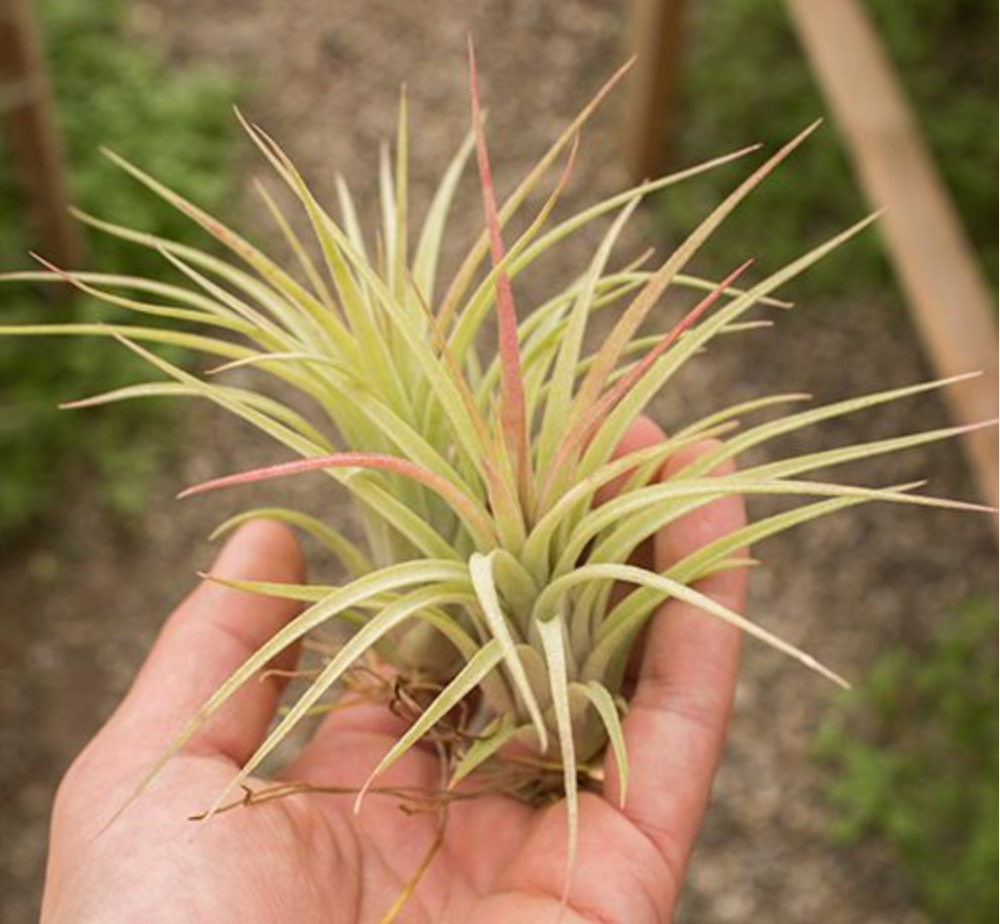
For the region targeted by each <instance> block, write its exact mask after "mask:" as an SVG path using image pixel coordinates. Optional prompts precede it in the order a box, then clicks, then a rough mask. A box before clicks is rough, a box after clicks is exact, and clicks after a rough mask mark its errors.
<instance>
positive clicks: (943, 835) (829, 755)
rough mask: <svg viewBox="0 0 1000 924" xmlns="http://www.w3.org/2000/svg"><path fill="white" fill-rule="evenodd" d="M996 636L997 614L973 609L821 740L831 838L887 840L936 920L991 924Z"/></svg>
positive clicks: (875, 678)
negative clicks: (833, 815) (832, 812)
mask: <svg viewBox="0 0 1000 924" xmlns="http://www.w3.org/2000/svg"><path fill="white" fill-rule="evenodd" d="M995 638H996V606H995V604H994V603H992V602H990V601H988V600H976V601H971V602H970V603H968V604H967V605H966V607H965V608H964V609H963V610H962V611H961V612H960V613H959V616H958V618H957V619H956V620H955V622H954V623H953V624H952V625H950V626H949V627H948V628H947V629H946V630H945V631H943V632H941V633H940V635H939V636H938V637H937V638H936V639H935V640H934V641H933V643H932V645H931V647H930V650H929V651H928V652H926V653H922V654H919V655H918V654H917V653H915V652H912V651H909V650H906V649H896V650H895V651H892V652H890V653H889V654H887V655H886V656H885V657H883V658H882V659H881V660H880V661H879V662H878V663H877V665H876V667H875V669H874V670H873V671H872V673H871V676H870V677H869V679H868V681H867V683H866V684H865V686H864V688H863V689H862V690H861V693H860V696H855V697H851V698H850V699H849V700H845V701H844V702H843V703H842V704H841V708H840V709H838V711H837V714H836V715H835V716H834V717H833V718H832V719H830V720H829V721H828V723H827V724H826V726H825V727H824V728H823V730H822V731H821V732H820V735H819V738H818V740H817V749H818V752H819V754H820V755H821V756H822V757H823V758H825V759H826V760H828V761H830V762H831V763H832V764H833V765H834V766H835V767H836V768H837V771H838V775H837V779H836V781H835V782H834V783H833V785H832V787H831V790H830V797H831V799H832V800H833V803H834V805H835V806H836V807H837V809H838V811H839V813H840V815H839V817H838V819H837V822H836V825H835V827H834V829H833V832H832V833H833V835H834V837H835V838H836V839H837V840H838V841H839V842H840V843H843V844H852V843H855V842H856V841H857V840H858V839H859V838H860V837H862V836H863V835H865V834H867V833H874V834H876V835H878V836H880V837H883V838H885V840H886V841H888V843H889V844H891V845H892V847H893V848H894V849H895V850H896V851H897V852H898V853H899V856H900V857H901V858H902V860H903V861H904V863H905V865H906V867H907V869H908V870H909V873H910V876H911V878H912V881H913V886H914V888H915V890H916V891H917V893H918V894H919V895H920V897H921V899H922V901H923V903H924V905H925V907H926V909H927V911H928V912H929V913H930V914H931V915H932V916H933V917H934V919H935V920H945V921H965V922H968V924H977V922H984V924H985V922H992V921H994V920H995V918H994V917H993V915H994V914H995V913H996V907H997V898H998V896H997V879H996V868H997V857H998V853H997V829H996V817H997V772H998V765H997V652H996V644H995Z"/></svg>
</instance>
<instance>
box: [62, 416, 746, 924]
mask: <svg viewBox="0 0 1000 924" xmlns="http://www.w3.org/2000/svg"><path fill="white" fill-rule="evenodd" d="M659 438H662V435H661V434H659V432H658V431H656V430H655V428H654V427H653V426H652V425H651V424H649V423H648V422H645V421H643V422H640V423H639V424H637V425H636V426H635V427H634V428H633V430H632V431H631V432H630V434H629V436H628V437H627V439H626V443H625V444H623V447H622V450H623V451H626V450H628V449H633V448H637V447H638V446H639V445H642V444H646V443H649V442H653V441H655V440H656V439H659ZM692 451H698V450H697V449H695V450H692ZM702 451H704V448H703V447H702ZM685 461H686V460H684V459H680V458H678V459H674V460H673V462H672V463H670V464H671V465H678V466H679V465H682V464H684V462H685ZM742 516H743V513H742V506H741V504H740V502H739V501H738V500H736V499H726V500H721V501H717V502H716V503H714V504H711V505H708V506H706V507H704V508H703V509H702V510H700V511H698V512H697V513H694V514H691V515H689V516H688V517H686V518H685V519H684V520H682V521H679V522H678V523H677V524H676V525H674V526H673V527H672V528H671V529H670V530H669V531H668V532H665V533H663V534H661V535H660V536H659V537H657V542H656V549H655V556H656V564H657V566H658V567H659V568H660V569H661V570H662V569H664V568H666V567H667V566H668V565H669V563H670V562H671V561H673V560H676V559H677V558H679V557H682V556H683V555H684V554H686V553H687V552H689V551H691V550H692V549H693V548H696V547H698V546H700V545H703V544H704V543H706V542H708V541H711V539H713V538H715V537H717V536H718V535H720V534H723V533H726V532H730V531H732V530H733V529H736V528H737V527H738V526H739V525H740V524H741V522H742ZM215 571H216V573H219V574H223V575H228V576H233V577H236V576H238V577H253V578H254V579H256V580H268V581H300V580H301V579H302V561H301V556H300V554H299V551H298V547H297V545H296V543H295V540H294V539H293V538H292V536H291V535H290V534H289V533H288V532H287V531H286V530H285V529H284V528H283V527H281V526H279V525H277V524H274V523H267V522H258V523H254V524H250V525H248V526H247V527H244V529H243V530H241V531H240V532H239V533H238V534H237V535H236V536H235V537H234V538H233V539H232V540H231V541H230V543H229V544H228V545H227V547H226V548H225V549H224V551H223V553H222V555H221V556H220V559H219V561H218V562H217V563H216V567H215ZM701 589H702V590H703V591H704V592H706V593H708V594H710V595H711V596H713V597H715V598H716V599H718V600H719V601H720V602H721V603H723V604H725V605H726V606H729V607H733V608H736V609H739V608H740V607H741V605H742V602H743V601H742V597H743V594H744V581H743V579H742V577H741V576H740V575H739V573H737V572H729V573H722V574H717V575H715V576H712V577H710V578H707V579H706V580H705V581H704V582H703V584H702V586H701ZM293 613H294V609H293V608H292V606H291V605H290V604H289V603H288V602H287V601H281V600H276V599H270V598H263V597H255V596H248V595H245V594H242V593H240V592H238V591H235V590H230V589H226V588H223V587H221V586H219V585H214V584H210V583H207V584H203V585H202V586H201V587H200V588H198V589H197V590H196V591H195V592H194V593H193V594H192V595H191V596H190V597H189V598H188V599H187V600H186V601H185V602H184V603H183V604H182V605H181V606H180V607H179V608H178V610H177V611H176V612H175V614H174V615H173V616H172V617H171V619H170V620H169V621H168V623H167V625H166V626H165V628H164V630H163V632H162V634H161V637H160V639H159V640H158V642H157V644H156V646H155V648H154V650H153V652H152V653H151V654H150V656H149V658H148V660H147V662H146V664H145V665H144V666H143V668H142V670H141V671H140V674H139V676H138V678H137V679H136V682H135V684H134V686H133V688H132V690H131V691H130V693H129V695H128V697H127V698H126V700H125V701H124V703H123V704H122V706H121V707H120V708H119V710H118V711H117V712H116V713H115V715H114V716H113V717H112V719H111V720H110V721H109V722H108V724H107V725H106V726H105V727H104V728H103V729H102V730H101V731H100V733H99V734H98V735H97V737H96V738H95V739H94V740H93V741H92V742H91V744H90V745H89V746H88V748H87V749H86V750H85V751H84V752H83V754H82V755H81V756H80V757H79V758H78V760H77V761H76V762H75V763H74V765H73V767H72V768H71V769H70V771H69V772H68V773H67V775H66V778H65V779H64V781H63V784H62V786H61V788H60V791H59V795H58V797H57V800H56V808H55V811H54V817H53V829H52V842H51V849H50V856H49V867H48V874H47V882H46V891H45V897H44V903H43V912H42V921H43V922H44V924H70V922H72V924H89V922H98V921H99V922H101V924H118V922H132V921H136V922H139V921H141V922H144V924H158V922H168V921H169V922H181V921H183V922H204V924H227V922H230V921H232V922H241V924H243V922H255V924H256V922H260V924H269V922H282V924H284V922H288V921H295V922H297V924H312V922H317V924H318V922H322V924H377V922H379V921H382V920H383V919H385V918H386V915H388V914H389V913H390V912H391V911H392V910H393V909H394V905H395V903H397V902H398V901H399V899H400V897H401V895H402V894H403V893H404V891H405V888H406V885H407V883H408V882H409V881H410V880H411V879H412V877H413V876H414V874H415V873H416V872H417V870H418V869H419V868H420V867H421V864H422V862H423V861H424V860H425V858H426V857H427V856H428V853H429V851H430V850H431V848H432V846H433V845H434V844H435V842H436V839H437V838H438V835H439V832H440V831H441V823H440V816H439V815H438V814H437V813H433V812H427V813H418V814H412V813H406V812H404V811H402V810H401V808H400V804H399V799H398V798H395V797H392V796H389V795H380V794H378V793H373V794H371V795H370V796H369V797H368V798H367V799H366V801H365V803H364V805H363V807H362V810H361V812H360V814H359V815H355V814H354V813H353V799H352V798H351V797H349V796H344V795H337V794H334V793H328V792H327V793H324V792H309V793H302V794H297V795H289V796H286V797H284V798H281V799H275V800H273V801H270V802H267V803H266V804H260V805H256V806H253V807H251V808H247V809H242V808H241V809H237V810H234V811H231V812H227V813H225V814H222V815H219V816H217V817H215V818H213V819H211V820H210V821H209V822H207V823H204V824H193V823H192V822H190V821H188V820H187V819H188V816H189V815H190V814H191V813H192V812H194V811H197V810H198V809H202V808H204V807H205V806H206V805H209V804H211V803H212V802H213V801H214V800H215V798H216V797H217V796H218V794H219V792H220V791H221V790H222V789H223V788H224V787H225V785H226V784H227V783H228V782H229V780H230V779H231V778H232V776H233V774H234V773H235V771H236V768H237V767H238V766H239V765H240V763H241V762H242V761H244V760H245V759H246V758H247V757H248V756H249V755H250V754H251V753H252V752H253V750H254V749H255V747H256V745H257V744H258V743H259V741H260V739H261V738H262V736H263V734H264V732H265V730H266V728H267V725H268V723H269V722H270V720H271V718H272V717H273V714H274V710H275V706H276V702H277V697H278V696H279V694H280V685H279V681H278V680H276V679H274V678H271V679H268V680H266V681H264V682H262V683H260V684H248V685H247V686H246V687H245V688H244V689H243V690H241V691H240V692H239V693H238V694H237V695H236V696H235V697H234V699H233V700H232V702H231V703H230V706H229V708H228V710H227V711H226V712H224V713H223V714H221V715H219V716H216V717H215V719H214V720H213V721H211V722H210V723H209V724H208V725H206V726H205V727H204V728H203V729H202V731H201V732H199V734H198V735H196V736H195V738H193V739H192V740H191V741H190V742H189V744H188V745H187V746H186V747H185V749H184V751H183V752H182V754H181V755H179V756H178V757H177V758H175V759H174V760H173V761H171V762H170V763H169V764H168V765H167V767H166V768H165V769H164V771H163V772H162V773H161V775H160V776H159V777H157V779H156V780H155V781H154V783H153V784H152V786H151V787H150V788H149V790H148V791H147V792H146V793H144V794H143V795H142V796H141V797H140V798H139V799H138V800H137V801H136V802H135V803H133V804H132V805H131V806H130V807H129V809H128V810H127V811H126V812H125V814H123V815H122V816H121V817H119V818H118V819H117V820H116V821H115V822H114V823H113V824H112V825H111V826H110V827H108V828H106V829H104V826H105V823H106V821H107V818H108V813H109V811H111V810H113V809H114V808H115V807H117V806H119V805H120V804H121V802H122V800H123V799H124V798H125V797H126V796H127V794H128V793H129V791H130V789H131V787H132V786H133V785H134V784H135V780H136V779H137V777H139V776H140V775H141V774H142V772H143V771H144V770H145V769H146V768H147V767H148V766H149V764H150V763H151V761H153V760H154V759H155V758H156V757H157V756H158V754H159V753H160V751H161V750H162V748H163V747H164V744H165V742H166V741H167V740H168V739H169V737H170V735H171V734H172V733H173V732H174V731H175V730H176V729H177V728H178V727H179V726H180V725H181V724H183V722H184V721H185V720H186V719H187V718H188V717H189V716H190V714H191V713H192V712H193V711H195V710H196V709H197V707H198V706H199V705H200V704H201V702H202V701H203V700H204V699H206V698H207V696H208V695H209V694H210V693H211V692H212V691H213V690H214V689H215V687H216V686H218V684H219V683H220V682H221V681H222V680H223V679H224V678H225V677H226V676H227V675H228V674H229V673H230V672H231V671H232V670H233V669H234V668H235V667H236V666H238V664H239V663H241V662H242V661H243V660H244V659H245V658H246V656H247V655H249V653H250V652H251V651H252V650H253V649H255V648H256V647H258V646H259V645H260V643H261V642H263V641H264V640H265V639H266V638H268V637H269V636H270V635H271V634H273V632H274V631H275V630H276V629H277V628H278V627H279V626H280V625H281V624H283V623H284V622H285V621H287V620H288V619H289V618H291V616H292V615H293ZM738 650H739V636H738V633H737V632H736V630H734V629H732V628H731V627H729V626H727V625H724V624H721V623H719V622H717V621H715V620H713V619H712V617H710V616H706V615H704V614H702V613H700V612H698V611H696V610H693V609H691V608H690V607H688V606H687V605H684V604H680V603H678V602H677V601H673V602H671V603H669V604H667V605H666V606H665V607H663V608H662V610H661V611H660V613H658V614H657V616H656V618H655V619H654V621H653V624H652V626H651V630H650V634H649V637H648V639H647V641H646V645H645V650H644V654H643V657H642V662H641V665H639V667H638V669H637V679H636V688H635V693H634V695H633V697H632V700H631V707H630V711H629V714H628V716H627V717H626V719H625V721H624V731H625V736H626V743H627V746H628V751H629V756H630V765H631V779H630V785H629V791H628V800H627V803H626V805H625V807H624V809H621V808H620V807H619V804H618V796H617V780H616V775H615V770H614V762H613V761H610V763H609V765H608V767H607V773H606V776H607V782H606V790H607V791H606V793H605V794H604V795H603V796H600V795H596V794H586V795H584V796H583V798H582V799H581V805H580V841H579V847H578V854H577V860H576V863H575V866H574V869H573V873H572V878H571V880H570V889H569V896H568V902H567V905H566V907H563V905H562V896H563V891H564V886H565V883H566V823H565V811H564V807H563V806H562V805H561V804H556V805H552V806H550V807H547V808H543V809H537V810H536V809H532V808H530V807H528V806H526V805H524V804H522V803H519V802H517V801H515V800H513V799H510V798H507V797H502V796H484V797H480V798H477V799H474V800H469V801H459V802H455V803H453V804H452V805H451V806H450V807H449V809H448V814H447V825H446V826H445V828H444V839H443V842H442V843H441V844H440V847H439V849H438V850H437V851H436V853H435V854H434V857H433V861H432V862H431V863H430V865H429V867H428V868H427V870H426V872H425V873H424V875H423V876H422V877H421V878H420V882H419V885H418V887H417V888H416V890H415V892H414V894H413V895H412V896H411V897H410V898H409V899H408V900H407V901H406V902H405V904H404V905H403V907H402V909H401V910H400V911H399V914H398V917H396V918H395V920H397V921H399V922H434V924H446V922H448V924H450V922H465V921H476V922H484V924H492V922H515V921H516V922H524V924H535V922H553V924H555V922H556V921H561V922H565V924H581V922H591V924H595V922H600V924H656V922H665V921H668V920H669V919H670V917H671V915H672V912H673V908H674V905H675V902H676V899H677V897H678V893H679V890H680V885H681V881H682V878H683V874H684V869H685V865H686V862H687V858H688V855H689V853H690V850H691V847H692V844H693V842H694V839H695V836H696V834H697V830H698V827H699V825H700V822H701V817H702V813H703V811H704V807H705V803H706V801H707V798H708V794H709V791H710V788H711V782H712V777H713V775H714V771H715V766H716V763H717V760H718V756H719V753H720V750H721V747H722V742H723V738H724V734H725V726H726V722H727V719H728V715H729V710H730V706H731V702H732V696H733V687H734V682H735V674H736V664H737V659H738ZM399 721H400V720H398V719H396V718H395V717H394V716H392V715H391V714H390V713H388V712H387V711H386V710H385V709H384V708H380V707H377V706H358V707H356V708H353V709H349V710H344V711H342V712H335V713H333V714H331V715H330V716H329V717H328V718H327V719H326V720H325V721H324V722H323V724H322V725H321V726H320V728H319V730H318V731H317V733H316V734H315V735H314V737H313V739H312V740H311V741H310V742H309V744H308V745H307V746H306V747H305V749H304V750H303V751H302V753H301V754H300V755H299V756H298V757H297V758H296V759H295V760H294V761H293V762H292V763H291V764H290V765H289V766H288V767H287V768H286V769H285V770H284V771H283V772H282V774H280V779H283V780H287V781H296V782H300V781H301V782H308V783H311V784H314V785H315V786H317V787H323V788H335V787H343V788H352V787H356V786H357V785H358V784H359V783H360V782H362V781H363V780H364V779H366V778H367V776H368V774H369V773H370V772H371V769H372V768H373V767H374V766H375V764H376V763H377V762H378V760H379V759H380V758H381V757H382V756H383V755H384V754H385V752H386V751H387V750H388V749H389V747H390V745H391V744H392V742H393V741H394V740H395V738H396V737H397V735H398V731H399V727H400V726H399V724H398V723H399ZM272 782H273V781H272ZM381 783H383V784H385V785H387V786H414V787H420V788H423V789H428V790H433V789H436V788H438V787H439V785H440V769H439V764H438V760H437V757H436V755H434V754H433V753H431V752H429V751H423V750H421V749H419V748H418V749H416V750H415V751H413V752H411V753H410V754H409V755H408V756H407V757H406V758H404V759H403V760H401V761H400V762H399V763H398V764H397V765H396V766H394V767H393V768H392V769H391V770H390V771H389V772H388V773H387V774H386V776H385V777H384V779H382V780H381ZM267 785H269V783H265V782H263V781H259V780H257V781H254V780H251V781H250V786H251V788H253V789H258V790H259V789H262V788H264V787H265V786H267Z"/></svg>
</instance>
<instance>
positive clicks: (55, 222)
mask: <svg viewBox="0 0 1000 924" xmlns="http://www.w3.org/2000/svg"><path fill="white" fill-rule="evenodd" d="M0 109H2V110H5V111H4V112H3V115H4V117H5V121H6V123H7V136H8V140H9V142H10V153H11V157H12V159H13V162H14V163H13V166H14V173H15V175H16V177H17V180H18V185H19V187H20V189H21V191H22V194H23V195H24V197H25V199H26V201H27V207H28V214H29V216H30V220H31V222H32V224H33V226H34V232H35V237H36V239H37V249H38V250H40V251H41V252H42V253H43V254H44V255H45V256H46V257H48V259H50V260H52V262H53V263H56V264H58V265H59V266H61V267H66V268H70V269H77V268H79V266H80V263H81V260H82V253H83V247H82V243H81V239H80V234H79V230H78V228H77V226H76V225H75V224H74V223H73V222H72V221H71V219H70V215H69V211H68V207H69V197H68V195H67V187H66V178H65V173H64V170H63V157H62V148H61V145H60V143H59V137H58V135H57V133H56V130H55V121H54V118H53V113H52V99H51V93H50V91H49V84H48V80H47V78H46V74H45V63H44V59H43V56H42V51H41V46H40V43H39V41H38V36H37V35H36V33H35V29H34V23H33V22H32V17H31V12H30V4H29V2H28V0H0ZM60 291H61V289H60Z"/></svg>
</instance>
